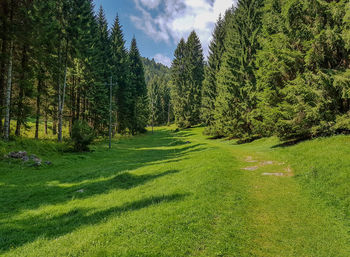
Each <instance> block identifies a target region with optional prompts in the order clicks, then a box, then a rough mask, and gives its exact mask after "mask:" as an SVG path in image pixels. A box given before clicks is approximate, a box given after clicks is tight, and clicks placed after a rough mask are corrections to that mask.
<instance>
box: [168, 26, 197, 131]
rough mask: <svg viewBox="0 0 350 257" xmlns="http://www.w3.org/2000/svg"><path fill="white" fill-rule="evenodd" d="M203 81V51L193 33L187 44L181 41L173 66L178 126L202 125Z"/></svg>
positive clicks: (174, 105) (175, 112) (174, 98)
mask: <svg viewBox="0 0 350 257" xmlns="http://www.w3.org/2000/svg"><path fill="white" fill-rule="evenodd" d="M203 80H204V57H203V50H202V47H201V44H200V41H199V38H198V36H197V34H196V33H195V32H194V31H193V32H192V33H191V34H190V36H189V37H188V40H187V42H185V40H184V39H181V41H180V43H179V44H178V46H177V49H176V50H175V59H174V61H173V65H172V84H173V92H172V100H173V107H174V115H175V122H176V124H177V125H178V126H180V127H191V126H193V125H196V124H199V123H200V109H201V97H202V83H203Z"/></svg>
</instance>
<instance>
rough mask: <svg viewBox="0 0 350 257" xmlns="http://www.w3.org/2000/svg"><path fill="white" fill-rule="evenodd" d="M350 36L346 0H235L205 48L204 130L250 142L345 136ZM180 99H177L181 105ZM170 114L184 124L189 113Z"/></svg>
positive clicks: (181, 79) (177, 78)
mask: <svg viewBox="0 0 350 257" xmlns="http://www.w3.org/2000/svg"><path fill="white" fill-rule="evenodd" d="M349 31H350V6H349V4H348V2H347V1H344V0H342V1H323V0H283V1H282V0H240V1H238V4H237V6H236V7H233V8H232V9H231V10H228V11H227V13H226V15H225V16H224V17H223V18H220V19H219V20H218V22H217V25H216V28H215V30H214V33H213V40H212V43H211V45H210V55H209V57H208V63H207V65H206V69H205V79H204V83H203V89H202V104H201V121H202V122H204V123H205V124H207V125H208V129H207V132H208V133H209V134H212V135H216V136H229V137H237V138H241V139H244V140H250V139H253V138H257V137H264V136H270V135H278V136H279V137H280V138H282V139H292V138H309V137H314V136H322V135H330V134H334V133H339V132H348V131H350V91H349V89H350V70H349V51H350V40H349V39H350V32H349ZM184 47H185V43H184V41H181V42H180V43H179V46H178V49H177V50H176V52H175V61H174V63H173V74H174V75H173V83H174V84H175V85H177V88H180V87H181V86H182V85H185V84H186V82H185V80H186V79H187V78H188V77H186V76H181V75H182V74H185V73H184V72H183V71H182V70H181V71H180V72H179V69H181V68H183V67H186V65H184V64H183V63H181V62H179V61H178V60H181V58H182V57H183V56H186V54H184V51H183V50H181V49H183V48H184ZM198 68H199V69H201V65H199V66H198ZM182 97H183V98H182ZM181 98H182V99H181V100H179V101H177V100H176V99H174V101H175V102H176V104H178V105H181V107H182V108H183V106H185V102H186V97H185V96H181ZM176 104H175V106H176ZM175 115H177V118H176V121H177V123H178V124H179V125H180V126H183V121H182V117H181V115H185V116H187V115H186V112H185V111H182V112H181V114H179V113H177V112H176V110H175Z"/></svg>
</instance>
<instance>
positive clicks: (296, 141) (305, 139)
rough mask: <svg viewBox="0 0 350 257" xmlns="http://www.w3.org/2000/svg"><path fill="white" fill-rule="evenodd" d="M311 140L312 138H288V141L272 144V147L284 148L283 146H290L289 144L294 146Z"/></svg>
mask: <svg viewBox="0 0 350 257" xmlns="http://www.w3.org/2000/svg"><path fill="white" fill-rule="evenodd" d="M308 140H311V139H310V138H297V139H292V140H288V141H284V142H282V143H280V144H277V145H274V146H271V148H283V147H289V146H293V145H297V144H299V143H302V142H305V141H308Z"/></svg>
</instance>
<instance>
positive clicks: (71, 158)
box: [0, 130, 203, 222]
mask: <svg viewBox="0 0 350 257" xmlns="http://www.w3.org/2000/svg"><path fill="white" fill-rule="evenodd" d="M185 144H186V142H185V141H184V140H182V139H179V138H178V137H177V136H176V135H174V134H173V133H172V132H170V131H168V130H159V131H156V132H155V133H154V134H153V135H152V134H148V135H142V136H137V137H135V138H131V139H123V140H120V141H119V143H118V144H115V145H114V148H113V149H112V150H111V151H108V150H105V149H103V148H102V147H100V148H98V149H97V150H96V151H95V152H94V153H88V154H85V155H81V154H80V155H78V154H69V155H65V156H64V157H63V158H60V159H58V160H56V161H53V162H54V165H53V166H52V167H48V168H43V169H39V170H35V169H32V168H27V169H23V170H18V171H16V170H12V171H8V172H7V174H3V175H0V217H1V216H2V215H3V214H5V215H4V217H6V216H7V217H11V216H13V215H15V214H16V213H18V212H20V211H23V210H28V209H35V208H38V207H39V206H44V205H50V204H58V203H63V202H67V201H70V200H71V199H72V198H74V197H87V196H93V195H97V194H101V193H105V192H107V191H109V190H111V189H116V188H119V189H129V188H132V187H135V186H139V185H141V184H145V183H147V182H148V181H150V180H153V179H156V178H158V177H161V176H164V175H167V174H170V173H174V172H178V171H167V172H163V173H161V174H151V175H141V176H136V175H133V174H131V173H129V171H132V170H134V169H137V168H140V167H145V166H152V165H154V164H159V163H170V162H178V161H180V160H181V159H182V158H185V156H186V155H188V154H189V153H191V152H195V151H200V150H202V149H203V146H202V145H199V144H196V145H193V144H192V145H186V146H185ZM161 146H163V147H164V149H159V147H161ZM10 168H11V167H10ZM0 169H1V168H0ZM124 172H127V173H124ZM0 174H1V173H0ZM111 177H112V179H111ZM96 180H100V181H98V182H96ZM62 184H65V185H64V186H62ZM80 189H84V190H85V192H84V194H83V195H81V196H80V195H78V194H77V193H76V191H77V190H80ZM0 222H1V218H0Z"/></svg>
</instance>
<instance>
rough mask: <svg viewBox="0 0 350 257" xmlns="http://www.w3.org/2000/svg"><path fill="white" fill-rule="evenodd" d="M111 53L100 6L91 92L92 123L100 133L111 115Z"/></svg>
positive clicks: (106, 25) (106, 26)
mask: <svg viewBox="0 0 350 257" xmlns="http://www.w3.org/2000/svg"><path fill="white" fill-rule="evenodd" d="M110 53H111V47H110V40H109V33H108V24H107V21H106V18H105V14H104V11H103V8H102V7H100V9H99V12H98V16H97V30H96V43H95V52H94V58H93V67H94V69H95V71H94V72H95V81H94V85H93V88H92V90H91V91H90V92H89V97H90V104H91V105H90V108H91V109H90V113H91V114H92V117H91V119H92V123H93V125H94V128H95V130H96V131H98V132H100V133H103V131H104V128H106V127H107V123H108V116H109V114H108V113H109V97H108V96H109V94H108V90H109V87H107V84H108V83H109V82H110V77H111V76H112V73H111V70H110V64H111V60H110V56H111V55H110Z"/></svg>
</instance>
